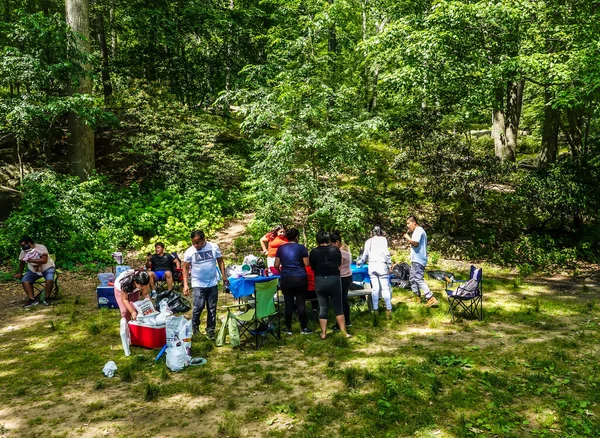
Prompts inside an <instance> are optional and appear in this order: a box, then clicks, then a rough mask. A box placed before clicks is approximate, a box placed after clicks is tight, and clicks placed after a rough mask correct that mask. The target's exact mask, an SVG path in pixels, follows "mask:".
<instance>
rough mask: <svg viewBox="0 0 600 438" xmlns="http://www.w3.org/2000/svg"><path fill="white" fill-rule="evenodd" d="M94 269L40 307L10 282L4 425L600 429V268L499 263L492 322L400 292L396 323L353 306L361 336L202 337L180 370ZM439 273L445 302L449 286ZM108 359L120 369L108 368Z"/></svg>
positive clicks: (287, 431) (343, 432) (0, 351)
mask: <svg viewBox="0 0 600 438" xmlns="http://www.w3.org/2000/svg"><path fill="white" fill-rule="evenodd" d="M234 235H235V233H233V234H231V235H227V236H226V237H224V238H223V242H227V241H231V240H232V239H233V238H234V237H232V236H234ZM218 239H219V236H217V238H216V239H215V240H216V241H219V240H218ZM440 267H441V268H444V269H448V270H452V271H454V272H455V273H457V274H458V273H460V272H465V271H466V270H467V268H468V265H466V264H462V263H459V262H445V263H444V264H443V265H442V266H440ZM91 277H92V276H90V275H83V274H63V277H62V285H63V294H64V298H63V300H62V301H61V302H59V303H57V304H56V305H53V306H51V307H42V306H38V307H37V308H35V309H33V310H24V309H22V308H21V307H20V304H21V302H22V301H23V293H22V290H21V289H20V286H19V285H18V283H5V284H1V285H0V287H1V293H0V309H2V310H1V313H0V406H2V407H1V408H0V437H5V436H6V437H17V436H18V437H21V436H63V437H77V436H81V437H101V436H104V437H106V436H110V437H120V436H123V437H124V436H140V437H141V436H147V437H155V436H156V437H162V436H164V437H172V436H181V437H192V436H193V437H196V436H229V437H235V436H239V437H242V436H243V437H254V436H257V437H259V436H282V437H283V436H299V437H307V436H308V437H310V436H357V437H358V436H436V437H440V436H442V437H453V436H490V437H492V436H561V437H562V436H597V435H598V433H600V429H599V428H598V415H600V409H599V407H598V403H600V391H598V388H599V385H600V377H599V376H600V373H599V372H598V371H599V369H598V368H599V366H598V360H597V358H598V353H599V349H600V347H599V346H600V343H599V342H598V341H599V340H600V328H599V327H600V325H599V324H600V312H599V310H598V307H597V305H596V302H597V299H598V295H599V293H600V288H599V286H598V282H597V279H595V278H593V277H588V276H582V275H578V276H576V277H574V276H567V275H561V276H558V275H555V276H549V277H535V276H534V277H531V278H528V279H522V278H520V277H518V276H516V275H515V274H513V273H511V272H508V271H503V270H498V269H493V268H491V267H488V266H484V282H485V283H484V285H485V301H484V308H485V311H486V315H485V320H484V321H483V322H478V321H459V322H456V323H452V322H451V320H450V318H449V316H448V315H447V313H446V310H447V305H446V303H444V302H443V303H442V304H443V305H442V307H441V308H440V309H433V310H432V309H426V308H425V307H424V306H422V305H418V304H415V303H407V302H406V299H407V298H408V297H409V293H408V292H406V291H395V293H394V298H393V301H394V312H393V319H392V320H391V321H387V320H385V318H383V317H382V316H383V315H382V316H380V317H378V318H376V319H374V316H373V315H372V314H369V313H368V312H367V310H366V306H364V305H360V304H358V303H355V304H354V305H353V308H352V312H353V327H352V329H351V332H352V333H353V334H354V335H355V336H354V338H353V339H351V340H350V341H347V340H346V339H343V338H342V337H341V336H338V335H336V334H332V335H331V336H330V337H329V338H328V339H327V340H326V341H324V342H323V341H321V340H319V338H318V336H317V335H311V336H301V335H300V334H298V333H297V331H298V324H297V323H295V325H294V331H295V332H296V334H294V335H293V336H289V337H285V338H284V339H283V340H282V341H280V342H276V341H275V340H269V341H267V343H266V345H265V346H264V347H263V348H262V349H261V350H259V351H254V350H253V349H252V348H250V347H246V348H244V349H242V350H239V349H236V350H232V349H231V348H230V347H228V346H226V347H222V348H214V346H213V344H212V343H211V342H210V341H208V340H207V339H205V338H203V337H202V336H197V337H195V338H194V342H193V355H194V356H202V357H206V358H207V359H208V361H209V362H208V364H207V365H206V366H204V367H196V368H187V369H186V370H184V371H183V372H180V373H172V372H170V371H168V370H167V369H166V367H165V365H164V360H163V361H161V362H159V363H156V362H155V361H154V356H155V354H156V351H150V350H145V349H141V348H136V347H134V348H133V349H132V350H133V352H132V356H131V357H129V358H126V357H124V355H123V353H122V349H121V346H120V338H119V335H118V321H119V316H118V311H116V310H99V309H97V306H96V300H95V292H94V291H95V286H96V281H95V279H94V278H91ZM428 283H429V284H430V285H431V286H432V287H433V288H434V291H435V293H436V295H438V298H441V293H442V290H441V284H440V283H438V282H435V281H432V280H431V281H428ZM219 299H220V304H226V303H228V302H230V301H231V298H230V296H229V295H224V294H220V298H219ZM223 314H224V313H223V311H221V312H220V315H223ZM311 324H312V325H313V327H314V326H315V325H316V323H315V321H311ZM108 360H114V361H115V362H116V363H117V366H118V367H119V370H118V371H117V375H116V376H115V377H114V378H113V379H108V378H106V377H104V376H103V375H102V373H101V369H102V367H103V365H104V364H105V363H106V361H108Z"/></svg>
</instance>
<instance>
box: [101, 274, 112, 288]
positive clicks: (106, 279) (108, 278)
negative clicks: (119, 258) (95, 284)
mask: <svg viewBox="0 0 600 438" xmlns="http://www.w3.org/2000/svg"><path fill="white" fill-rule="evenodd" d="M98 280H100V285H101V286H107V285H108V283H114V282H115V274H113V273H112V272H102V273H100V274H98Z"/></svg>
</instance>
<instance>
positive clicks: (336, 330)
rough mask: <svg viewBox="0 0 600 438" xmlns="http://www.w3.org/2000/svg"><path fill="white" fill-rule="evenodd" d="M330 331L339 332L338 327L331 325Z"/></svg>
mask: <svg viewBox="0 0 600 438" xmlns="http://www.w3.org/2000/svg"><path fill="white" fill-rule="evenodd" d="M331 330H333V331H334V332H339V331H340V326H339V325H337V324H336V325H332V326H331Z"/></svg>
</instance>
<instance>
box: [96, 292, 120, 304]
mask: <svg viewBox="0 0 600 438" xmlns="http://www.w3.org/2000/svg"><path fill="white" fill-rule="evenodd" d="M96 295H97V296H98V308H102V307H106V308H107V309H118V308H119V305H118V304H117V299H116V298H115V289H114V287H113V286H98V287H97V288H96Z"/></svg>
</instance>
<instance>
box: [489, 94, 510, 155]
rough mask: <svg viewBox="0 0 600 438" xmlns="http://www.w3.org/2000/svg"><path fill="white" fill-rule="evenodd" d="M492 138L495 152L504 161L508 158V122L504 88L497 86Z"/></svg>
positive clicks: (493, 110)
mask: <svg viewBox="0 0 600 438" xmlns="http://www.w3.org/2000/svg"><path fill="white" fill-rule="evenodd" d="M492 138H493V139H494V153H495V155H496V156H497V157H498V158H500V159H501V160H502V161H504V160H505V158H506V155H507V154H506V122H505V119H504V90H503V89H502V88H500V87H498V88H496V96H495V99H494V107H493V109H492Z"/></svg>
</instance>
